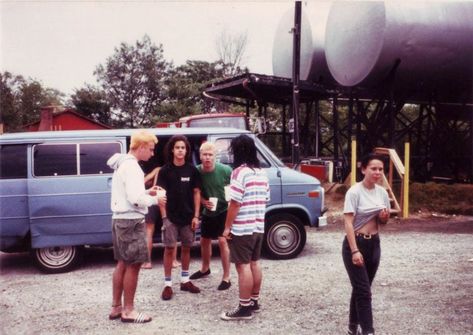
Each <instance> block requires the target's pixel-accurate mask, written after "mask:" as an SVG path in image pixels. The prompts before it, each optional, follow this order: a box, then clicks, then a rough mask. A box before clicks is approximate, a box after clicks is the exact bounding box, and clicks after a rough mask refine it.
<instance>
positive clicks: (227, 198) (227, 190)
mask: <svg viewBox="0 0 473 335" xmlns="http://www.w3.org/2000/svg"><path fill="white" fill-rule="evenodd" d="M224 189H225V201H230V200H231V198H230V185H227V186H225V187H224Z"/></svg>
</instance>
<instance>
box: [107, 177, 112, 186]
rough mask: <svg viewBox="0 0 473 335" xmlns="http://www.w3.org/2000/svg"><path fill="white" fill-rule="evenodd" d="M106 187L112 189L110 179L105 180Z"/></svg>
mask: <svg viewBox="0 0 473 335" xmlns="http://www.w3.org/2000/svg"><path fill="white" fill-rule="evenodd" d="M107 186H108V188H112V178H107Z"/></svg>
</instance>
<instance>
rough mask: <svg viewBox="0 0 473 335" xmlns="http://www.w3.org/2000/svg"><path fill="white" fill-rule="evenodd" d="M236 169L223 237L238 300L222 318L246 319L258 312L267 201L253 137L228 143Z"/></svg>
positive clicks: (266, 178) (245, 136)
mask: <svg viewBox="0 0 473 335" xmlns="http://www.w3.org/2000/svg"><path fill="white" fill-rule="evenodd" d="M231 152H232V153H233V157H234V166H235V167H236V168H235V170H233V172H232V176H231V181H230V197H231V200H230V205H229V206H228V211H227V218H226V220H225V230H224V232H223V236H224V237H225V238H227V239H228V245H229V248H230V261H231V262H232V263H235V267H236V270H237V273H238V288H239V297H240V302H239V304H238V307H237V308H236V309H235V310H234V311H230V312H224V313H222V315H221V316H220V317H221V319H223V320H249V319H252V318H253V312H258V311H259V305H258V299H259V293H260V289H261V282H262V279H263V274H262V271H261V266H260V262H259V259H260V255H261V247H262V245H263V236H264V216H265V210H266V202H267V201H268V200H269V183H268V177H267V176H266V172H265V171H264V170H263V169H261V168H260V163H259V160H258V158H257V155H256V146H255V142H254V141H253V139H251V138H250V137H248V136H247V135H240V136H238V137H236V138H234V139H233V140H232V142H231Z"/></svg>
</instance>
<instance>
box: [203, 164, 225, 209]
mask: <svg viewBox="0 0 473 335" xmlns="http://www.w3.org/2000/svg"><path fill="white" fill-rule="evenodd" d="M197 169H198V170H199V172H200V176H201V179H202V197H203V198H204V199H206V200H208V199H209V198H210V197H216V198H218V202H217V210H216V211H214V212H212V211H209V210H207V208H205V207H204V210H203V211H202V214H203V215H206V216H216V215H218V214H221V213H222V212H224V211H226V210H227V208H228V203H227V201H226V200H225V189H224V186H226V185H229V184H230V177H231V174H232V168H231V167H229V166H228V165H225V164H221V163H215V169H214V170H213V171H212V172H204V171H203V170H202V164H200V165H198V166H197Z"/></svg>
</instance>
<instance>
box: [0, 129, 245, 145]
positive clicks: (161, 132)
mask: <svg viewBox="0 0 473 335" xmlns="http://www.w3.org/2000/svg"><path fill="white" fill-rule="evenodd" d="M142 129H146V130H148V131H150V132H151V133H153V134H156V136H158V138H159V136H172V135H178V134H179V135H220V134H250V132H249V131H246V130H242V129H236V128H228V127H219V128H217V127H215V128H209V127H205V128H204V127H195V128H142ZM138 130H140V129H100V130H62V131H35V132H22V133H9V134H2V135H0V143H8V142H17V143H18V142H20V141H21V142H23V143H24V142H34V141H38V140H45V139H71V138H82V139H101V138H104V137H108V138H113V137H123V136H130V135H131V134H133V133H134V132H135V131H138Z"/></svg>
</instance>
